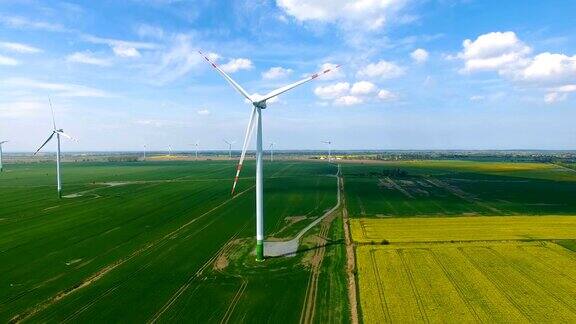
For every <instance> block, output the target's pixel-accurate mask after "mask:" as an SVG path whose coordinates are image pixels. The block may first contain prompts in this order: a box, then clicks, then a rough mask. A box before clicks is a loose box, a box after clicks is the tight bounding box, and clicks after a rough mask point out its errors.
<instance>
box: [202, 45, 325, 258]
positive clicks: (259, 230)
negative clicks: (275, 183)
mask: <svg viewBox="0 0 576 324" xmlns="http://www.w3.org/2000/svg"><path fill="white" fill-rule="evenodd" d="M200 55H202V56H203V57H204V59H205V60H206V61H208V63H210V65H212V67H214V68H215V69H216V70H217V71H218V72H219V73H220V74H221V75H222V77H224V79H226V81H228V82H229V83H230V85H231V86H232V87H233V88H234V89H236V91H238V92H239V93H240V94H241V95H242V96H244V98H246V99H248V101H250V102H251V103H252V106H253V108H252V114H251V115H250V119H249V121H248V127H247V128H246V135H245V137H244V145H243V146H242V154H241V155H240V161H239V162H238V167H237V169H236V176H235V177H234V184H233V185H232V195H234V189H235V188H236V183H237V182H238V176H239V175H240V170H241V169H242V163H243V162H244V157H245V155H246V150H247V149H248V144H249V142H250V138H251V136H252V130H253V128H254V124H255V123H256V260H257V261H263V260H264V204H263V202H264V181H263V178H264V176H263V172H262V171H263V152H262V110H263V109H266V101H267V100H269V99H272V98H274V97H276V96H278V95H280V94H282V93H284V92H286V91H288V90H290V89H293V88H295V87H297V86H299V85H301V84H304V83H306V82H308V81H310V80H314V79H316V78H317V77H318V76H320V75H322V74H325V73H328V72H330V69H327V70H324V71H321V72H318V73H315V74H312V75H311V76H309V77H307V78H305V79H303V80H300V81H298V82H294V83H292V84H289V85H286V86H284V87H281V88H278V89H276V90H273V91H271V92H269V93H267V94H265V95H263V96H258V95H249V94H248V92H246V90H244V89H243V88H242V87H241V86H240V85H239V84H238V83H236V81H234V80H232V78H231V77H230V76H228V74H226V73H225V72H224V71H222V69H220V68H219V67H218V66H217V65H216V64H214V63H213V62H212V61H210V59H209V58H208V57H206V56H205V55H204V54H202V52H200Z"/></svg>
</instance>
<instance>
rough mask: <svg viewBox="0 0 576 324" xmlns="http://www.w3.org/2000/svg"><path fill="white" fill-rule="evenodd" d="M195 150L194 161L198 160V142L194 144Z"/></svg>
mask: <svg viewBox="0 0 576 324" xmlns="http://www.w3.org/2000/svg"><path fill="white" fill-rule="evenodd" d="M194 146H195V148H196V160H198V146H200V141H196V143H195V144H194Z"/></svg>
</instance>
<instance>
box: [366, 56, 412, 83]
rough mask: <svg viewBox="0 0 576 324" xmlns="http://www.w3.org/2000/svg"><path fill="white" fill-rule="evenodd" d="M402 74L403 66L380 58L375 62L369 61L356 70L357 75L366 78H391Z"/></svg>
mask: <svg viewBox="0 0 576 324" xmlns="http://www.w3.org/2000/svg"><path fill="white" fill-rule="evenodd" d="M403 74H404V69H403V68H401V67H399V66H398V65H396V64H395V63H394V62H389V61H385V60H381V61H379V62H377V63H370V64H368V65H367V66H365V67H364V68H362V69H361V70H360V71H358V76H359V77H366V78H381V79H392V78H397V77H399V76H401V75H403Z"/></svg>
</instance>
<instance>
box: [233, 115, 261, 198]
mask: <svg viewBox="0 0 576 324" xmlns="http://www.w3.org/2000/svg"><path fill="white" fill-rule="evenodd" d="M255 120H256V107H254V108H253V109H252V115H250V120H249V121H248V127H247V128H246V135H245V137H244V145H242V154H241V155H240V161H238V167H237V168H236V176H235V177H234V184H233V185H232V193H231V194H232V196H234V190H235V189H236V184H237V183H238V177H239V176H240V171H241V170H242V165H243V163H244V158H245V157H246V150H247V149H248V145H250V139H251V138H252V131H253V130H254V124H255V123H254V121H255Z"/></svg>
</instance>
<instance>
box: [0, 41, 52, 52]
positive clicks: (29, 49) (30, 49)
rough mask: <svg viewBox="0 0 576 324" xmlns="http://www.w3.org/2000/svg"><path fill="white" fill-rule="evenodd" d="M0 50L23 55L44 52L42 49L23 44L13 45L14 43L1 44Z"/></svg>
mask: <svg viewBox="0 0 576 324" xmlns="http://www.w3.org/2000/svg"><path fill="white" fill-rule="evenodd" d="M0 48H3V49H5V50H8V51H12V52H17V53H23V54H34V53H40V52H42V50H41V49H39V48H36V47H34V46H30V45H26V44H22V43H12V42H0Z"/></svg>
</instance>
